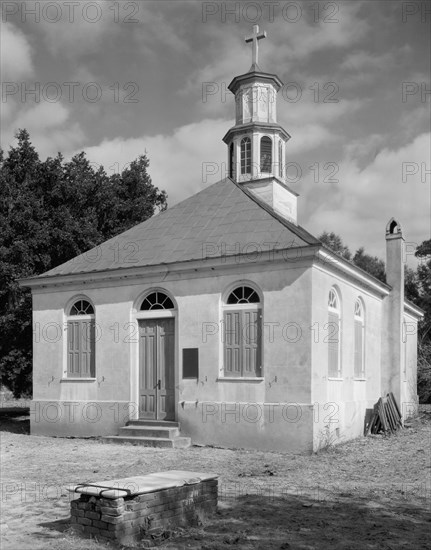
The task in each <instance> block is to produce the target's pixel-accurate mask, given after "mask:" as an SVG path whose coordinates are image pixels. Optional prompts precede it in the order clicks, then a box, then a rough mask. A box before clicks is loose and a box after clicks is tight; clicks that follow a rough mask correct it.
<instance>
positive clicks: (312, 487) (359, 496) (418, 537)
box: [0, 412, 431, 550]
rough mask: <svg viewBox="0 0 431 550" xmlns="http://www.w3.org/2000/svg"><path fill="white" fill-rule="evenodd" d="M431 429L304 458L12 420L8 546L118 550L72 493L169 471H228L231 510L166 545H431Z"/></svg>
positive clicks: (223, 507) (428, 421) (224, 490)
mask: <svg viewBox="0 0 431 550" xmlns="http://www.w3.org/2000/svg"><path fill="white" fill-rule="evenodd" d="M2 420H4V417H2ZM430 427H431V414H430V413H429V412H428V413H425V412H423V413H422V415H421V417H420V418H419V419H417V420H415V421H413V422H412V423H411V426H410V427H408V428H405V429H404V430H402V431H400V432H399V433H398V434H396V435H395V436H391V437H388V438H384V437H382V436H374V437H370V438H363V439H358V440H356V441H352V442H350V443H347V444H344V445H341V446H338V447H336V448H333V449H330V450H328V451H322V452H321V453H319V454H317V455H311V456H295V455H289V454H282V453H271V452H259V451H242V450H227V449H216V448H209V447H202V448H201V447H192V448H190V449H184V450H183V449H169V450H164V449H149V448H143V447H134V446H129V445H107V444H102V443H100V442H99V441H97V440H82V439H58V438H48V437H36V436H30V435H28V420H27V419H25V418H23V417H16V418H9V420H6V421H3V422H2V426H1V432H0V437H1V447H2V454H1V466H2V485H1V487H2V490H1V492H2V498H1V508H2V510H1V511H2V523H1V548H2V550H9V549H10V550H26V549H32V550H33V549H34V550H39V549H40V550H42V549H43V550H71V549H89V550H101V549H103V548H105V549H106V548H108V545H106V544H104V543H99V542H97V541H94V540H84V539H81V538H79V537H78V536H76V535H75V534H74V533H73V531H72V530H71V529H70V526H69V523H68V518H69V496H68V494H67V493H66V492H65V491H64V486H65V485H67V484H69V483H76V482H85V481H91V480H93V481H94V480H100V479H106V478H118V477H127V476H131V475H143V474H146V473H151V472H157V471H163V470H167V469H185V470H195V471H198V470H202V471H205V472H216V473H218V474H219V475H220V479H219V484H220V488H219V501H220V506H219V512H218V514H217V515H216V516H215V517H214V519H213V520H212V521H211V522H209V523H208V524H207V525H205V526H204V527H202V528H197V529H191V530H188V531H187V532H184V531H181V530H179V531H178V532H176V533H174V534H173V535H174V536H175V538H173V539H169V540H167V541H166V542H165V543H163V544H162V545H161V546H160V548H169V549H178V550H180V549H183V548H184V549H186V548H187V549H192V548H193V549H194V548H196V549H198V548H203V549H207V550H209V549H211V550H215V549H222V548H223V549H227V548H238V549H244V550H245V549H249V548H259V549H295V550H299V549H301V550H303V549H304V550H305V549H319V550H320V549H329V548H330V549H332V550H338V549H339V550H341V549H342V550H348V549H355V550H356V549H357V550H364V549H379V550H381V549H387V550H389V549H392V550H393V549H405V548H409V549H421V550H422V549H425V548H431V546H430V544H429V542H428V539H429V538H430V537H429V535H430V533H431V522H430V513H429V512H430V496H431V490H430V487H431V485H430V483H431V481H430V472H431V470H430V455H431V453H430V451H431V448H430ZM14 432H15V433H14Z"/></svg>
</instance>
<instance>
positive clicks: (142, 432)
mask: <svg viewBox="0 0 431 550" xmlns="http://www.w3.org/2000/svg"><path fill="white" fill-rule="evenodd" d="M119 435H121V437H129V436H137V437H161V438H162V439H166V438H167V439H173V438H174V437H178V436H179V435H180V430H179V428H176V427H170V426H141V425H140V424H138V425H136V424H132V425H129V426H124V427H123V428H120V434H119Z"/></svg>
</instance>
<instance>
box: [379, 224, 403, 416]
mask: <svg viewBox="0 0 431 550" xmlns="http://www.w3.org/2000/svg"><path fill="white" fill-rule="evenodd" d="M386 282H387V283H388V285H390V286H391V287H392V288H391V291H390V292H389V296H387V297H386V298H385V300H384V304H383V314H384V317H383V319H384V322H383V332H382V335H383V346H382V373H381V379H382V388H381V389H382V395H383V396H384V395H386V394H387V393H388V392H392V393H393V394H394V396H395V399H396V400H397V403H398V406H399V407H400V410H401V411H402V410H403V403H402V402H401V399H402V395H403V392H402V383H403V379H402V370H403V364H402V361H403V339H402V334H403V316H404V238H403V234H402V231H401V225H400V224H399V223H398V222H397V221H396V220H395V219H394V218H391V219H390V220H389V222H388V225H387V226H386Z"/></svg>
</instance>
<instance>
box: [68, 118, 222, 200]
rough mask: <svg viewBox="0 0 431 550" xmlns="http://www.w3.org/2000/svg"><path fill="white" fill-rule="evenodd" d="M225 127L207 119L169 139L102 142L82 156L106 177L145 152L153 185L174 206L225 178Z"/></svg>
mask: <svg viewBox="0 0 431 550" xmlns="http://www.w3.org/2000/svg"><path fill="white" fill-rule="evenodd" d="M228 127H229V123H227V122H226V121H224V120H209V119H206V120H202V121H201V122H198V123H194V124H188V125H186V126H182V127H180V128H177V129H176V130H175V131H174V132H173V133H172V134H171V135H162V134H159V135H156V136H142V137H139V138H134V139H121V138H116V139H113V140H104V141H103V142H102V143H100V144H99V145H96V146H93V147H87V148H85V152H86V154H87V157H88V159H89V160H90V161H92V162H95V163H97V164H101V165H103V166H104V167H105V170H106V172H107V173H108V175H110V174H112V173H113V172H118V171H119V169H120V170H122V169H123V168H124V167H125V166H126V165H127V164H128V163H130V162H131V161H133V160H135V159H136V158H137V157H138V156H139V155H142V154H144V153H145V152H147V153H148V157H149V159H150V168H149V173H150V175H151V178H152V181H153V184H154V185H156V186H157V187H159V188H160V189H164V190H166V191H167V193H168V195H169V201H168V202H169V205H170V206H173V205H174V204H175V203H177V202H179V201H180V200H183V199H185V198H187V197H189V196H190V195H193V194H194V193H197V192H198V191H200V190H202V189H204V188H205V187H207V186H208V185H210V184H212V183H215V182H217V181H219V180H220V179H222V178H223V177H225V176H226V165H225V163H226V160H227V152H226V146H225V145H224V144H223V143H222V142H221V136H223V135H224V133H225V132H226V130H227V129H228ZM77 152H78V151H77Z"/></svg>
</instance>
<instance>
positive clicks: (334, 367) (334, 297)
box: [324, 288, 341, 378]
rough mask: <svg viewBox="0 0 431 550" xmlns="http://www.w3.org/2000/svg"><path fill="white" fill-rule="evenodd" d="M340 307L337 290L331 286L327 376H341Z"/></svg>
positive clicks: (327, 338) (327, 325)
mask: <svg viewBox="0 0 431 550" xmlns="http://www.w3.org/2000/svg"><path fill="white" fill-rule="evenodd" d="M340 313H341V309H340V299H339V297H338V294H337V291H336V290H335V289H334V288H331V290H330V292H329V298H328V323H327V324H326V326H325V327H324V328H327V331H328V332H327V336H326V341H327V343H328V377H329V378H341V353H340V352H341V346H340V344H341V315H340Z"/></svg>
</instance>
